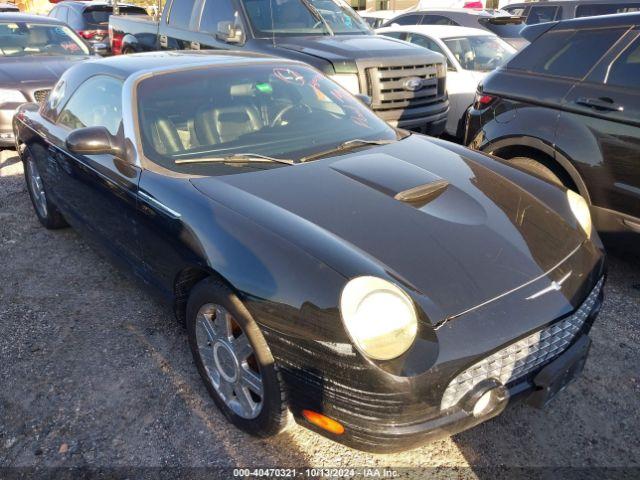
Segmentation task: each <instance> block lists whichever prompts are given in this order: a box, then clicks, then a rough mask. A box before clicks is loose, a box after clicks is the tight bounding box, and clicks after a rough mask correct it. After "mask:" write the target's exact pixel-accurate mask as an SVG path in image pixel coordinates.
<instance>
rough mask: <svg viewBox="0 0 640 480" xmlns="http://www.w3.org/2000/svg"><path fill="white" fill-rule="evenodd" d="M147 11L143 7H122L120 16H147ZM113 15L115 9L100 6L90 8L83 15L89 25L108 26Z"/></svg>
mask: <svg viewBox="0 0 640 480" xmlns="http://www.w3.org/2000/svg"><path fill="white" fill-rule="evenodd" d="M146 14H147V11H146V10H145V9H144V8H142V7H120V15H146ZM111 15H113V7H111V6H107V5H105V6H100V7H88V8H86V9H85V11H84V12H83V14H82V17H83V18H84V21H85V22H87V23H88V24H89V25H94V26H103V27H104V26H107V25H108V24H109V17H110V16H111Z"/></svg>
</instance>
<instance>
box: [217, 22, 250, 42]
mask: <svg viewBox="0 0 640 480" xmlns="http://www.w3.org/2000/svg"><path fill="white" fill-rule="evenodd" d="M216 38H217V39H218V40H222V41H223V42H226V43H244V31H243V30H242V27H241V26H240V25H239V24H237V23H236V22H229V21H224V22H218V32H217V33H216Z"/></svg>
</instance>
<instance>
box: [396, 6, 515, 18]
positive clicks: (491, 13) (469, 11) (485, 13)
mask: <svg viewBox="0 0 640 480" xmlns="http://www.w3.org/2000/svg"><path fill="white" fill-rule="evenodd" d="M509 6H511V5H509ZM405 13H433V14H438V13H458V14H462V15H474V16H477V17H511V16H512V15H511V14H510V13H509V12H501V11H500V10H488V9H486V8H484V9H480V8H478V9H474V8H420V9H416V10H411V11H409V12H405ZM405 13H403V14H402V15H404V14H405ZM398 16H400V15H398Z"/></svg>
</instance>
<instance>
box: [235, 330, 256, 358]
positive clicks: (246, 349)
mask: <svg viewBox="0 0 640 480" xmlns="http://www.w3.org/2000/svg"><path fill="white" fill-rule="evenodd" d="M232 346H233V350H234V352H235V354H236V357H237V358H238V360H246V359H247V358H248V357H249V356H251V355H252V354H253V348H252V347H251V344H250V343H249V339H248V338H247V336H246V335H245V334H244V333H243V334H242V335H240V336H239V337H238V338H236V339H235V340H234V341H233V343H232Z"/></svg>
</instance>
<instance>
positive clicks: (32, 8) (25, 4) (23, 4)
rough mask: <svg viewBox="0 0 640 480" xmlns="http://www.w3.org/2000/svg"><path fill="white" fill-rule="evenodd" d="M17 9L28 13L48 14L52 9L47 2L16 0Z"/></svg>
mask: <svg viewBox="0 0 640 480" xmlns="http://www.w3.org/2000/svg"><path fill="white" fill-rule="evenodd" d="M15 3H16V5H18V8H20V10H22V11H24V12H29V13H48V12H49V10H51V8H52V7H53V4H52V3H49V0H16V1H15Z"/></svg>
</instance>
